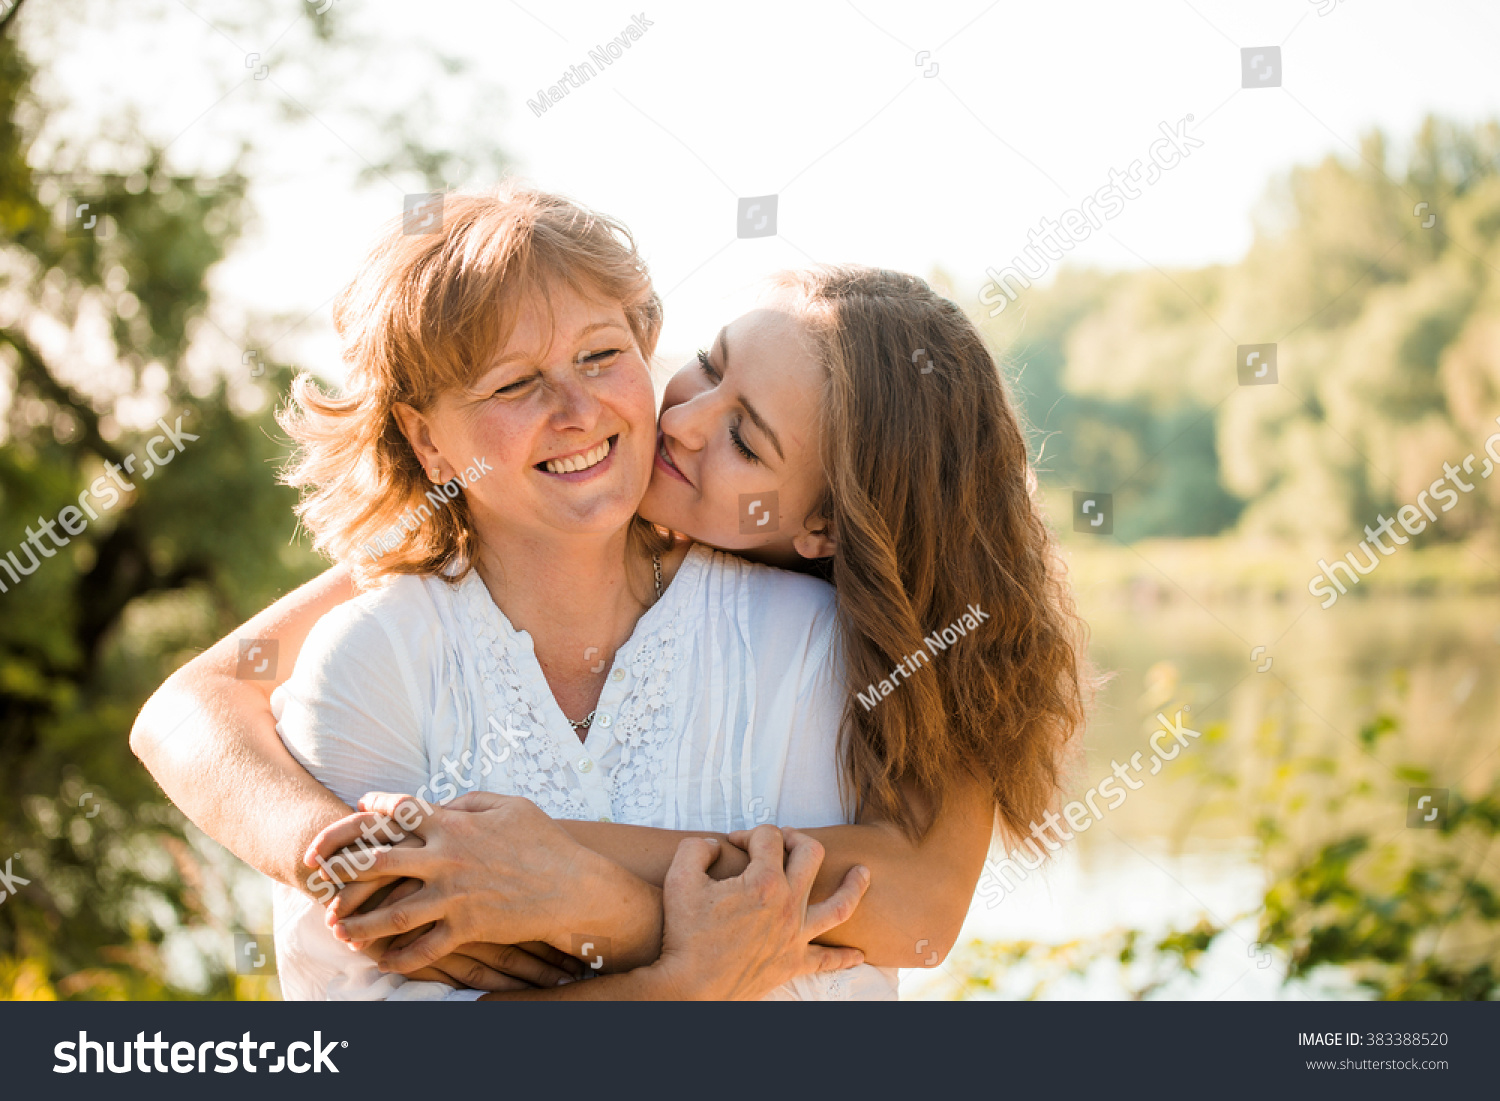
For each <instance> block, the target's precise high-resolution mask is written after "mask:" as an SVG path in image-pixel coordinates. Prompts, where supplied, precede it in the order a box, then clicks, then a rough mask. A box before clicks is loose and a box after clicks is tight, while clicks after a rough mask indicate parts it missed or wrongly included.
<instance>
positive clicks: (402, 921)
mask: <svg viewBox="0 0 1500 1101" xmlns="http://www.w3.org/2000/svg"><path fill="white" fill-rule="evenodd" d="M445 909H446V907H445V905H444V903H443V901H442V900H440V899H439V898H437V896H436V894H435V893H434V892H431V891H425V890H424V891H418V892H417V893H416V894H414V895H412V896H411V897H410V898H404V899H402V900H401V901H400V902H397V903H393V904H392V905H390V906H381V907H379V908H377V909H374V910H371V911H370V912H369V913H368V914H350V915H349V916H348V917H346V918H344V920H343V921H340V922H339V923H338V924H336V925H335V926H334V927H333V935H334V936H336V937H338V938H339V940H348V941H366V940H374V939H375V938H376V937H394V936H399V935H400V934H402V933H409V932H411V931H412V930H413V929H415V928H417V927H418V926H419V925H426V924H427V923H428V922H429V921H440V920H442V918H443V916H444V910H445ZM454 947H455V946H454V945H451V944H450V945H447V946H446V947H445V948H444V950H443V951H441V952H439V953H438V954H437V956H433V957H432V958H431V959H425V960H423V961H422V962H421V964H418V965H417V966H426V965H427V964H429V963H431V962H432V960H435V959H437V958H438V956H446V955H447V954H448V953H449V952H451V951H453V949H454Z"/></svg>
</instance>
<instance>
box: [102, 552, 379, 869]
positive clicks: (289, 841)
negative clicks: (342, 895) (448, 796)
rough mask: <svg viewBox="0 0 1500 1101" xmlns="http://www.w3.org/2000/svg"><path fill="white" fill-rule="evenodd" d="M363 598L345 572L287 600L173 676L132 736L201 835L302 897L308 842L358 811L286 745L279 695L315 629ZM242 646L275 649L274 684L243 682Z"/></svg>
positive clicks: (309, 585)
mask: <svg viewBox="0 0 1500 1101" xmlns="http://www.w3.org/2000/svg"><path fill="white" fill-rule="evenodd" d="M354 595H355V589H354V584H353V582H352V581H351V580H350V578H349V573H348V571H347V570H345V569H344V568H343V567H339V566H336V567H334V568H333V569H330V570H328V571H327V572H325V573H323V574H322V575H321V576H319V577H317V578H315V579H313V580H312V581H309V582H308V583H307V584H305V585H303V586H302V587H301V588H299V589H297V590H295V591H294V592H291V593H289V594H287V595H286V596H284V597H282V598H281V599H280V600H278V601H277V602H276V603H275V604H272V605H271V606H270V607H269V608H267V609H266V610H265V611H263V612H261V613H260V614H259V615H256V616H255V617H253V618H252V619H250V620H249V621H247V622H246V623H245V624H244V625H243V626H241V627H240V628H239V629H238V630H237V631H235V632H234V634H233V635H231V636H230V637H228V638H225V639H221V640H220V641H219V642H217V643H215V644H214V645H213V646H211V647H209V648H208V649H207V650H205V651H204V652H203V653H201V654H199V655H198V656H197V657H195V658H194V659H193V660H192V661H190V662H188V663H187V664H186V665H184V666H183V667H182V668H181V669H179V670H177V672H175V673H173V674H172V676H171V677H170V678H168V680H167V682H166V683H165V684H163V685H162V686H161V687H160V688H158V689H157V690H156V692H155V694H153V695H152V697H151V698H150V699H149V700H147V701H146V706H145V707H143V708H142V709H141V713H140V715H139V716H138V717H137V718H136V721H135V726H134V727H133V728H132V729H131V732H130V748H131V749H132V750H133V751H134V752H135V755H136V756H137V757H139V758H140V759H141V763H143V764H144V765H145V766H146V768H147V769H148V770H149V771H150V773H151V775H152V776H154V777H155V778H156V782H157V783H158V784H160V785H161V787H162V790H163V791H165V792H166V794H167V797H168V798H169V799H171V800H172V802H174V803H176V804H177V806H178V807H180V808H181V809H182V812H183V813H184V814H186V815H187V816H188V818H190V819H191V820H192V821H193V823H194V825H196V826H198V828H199V829H201V830H203V832H204V833H206V834H208V835H209V836H210V837H212V838H213V839H214V840H215V841H217V842H219V843H220V844H221V845H223V846H224V847H225V848H227V849H229V851H230V852H232V853H234V854H235V855H236V856H238V857H239V858H240V859H241V860H243V861H245V862H246V863H247V864H250V865H251V866H252V867H254V868H256V869H258V870H259V871H261V872H264V873H265V874H266V875H268V876H270V877H271V878H273V879H276V880H278V881H280V882H282V883H285V884H287V885H288V886H290V887H295V888H297V889H298V890H301V891H306V890H307V886H306V883H305V878H306V876H307V871H306V869H305V868H303V867H302V863H301V856H302V853H303V852H304V851H305V850H306V848H307V845H308V842H310V841H311V840H312V839H313V838H314V837H315V836H317V834H318V831H319V830H321V829H323V827H325V826H327V825H328V824H329V823H331V822H334V821H337V820H338V819H339V818H342V817H343V816H344V815H346V814H348V813H349V808H348V807H347V806H346V805H345V804H344V802H343V801H342V800H341V799H339V798H338V797H337V796H335V795H334V794H333V793H332V792H331V791H329V790H328V789H327V788H325V787H324V786H323V785H322V784H320V783H318V781H317V780H315V779H313V777H312V776H311V775H310V774H309V773H308V772H307V771H306V770H305V769H304V768H303V767H302V766H301V765H299V764H298V763H297V761H296V760H295V759H294V758H293V757H292V755H291V754H290V753H288V752H287V750H286V747H285V746H283V745H282V744H281V739H280V737H278V736H277V733H276V720H275V719H274V718H273V717H272V715H271V692H272V690H273V689H275V688H276V686H277V685H279V684H281V683H283V682H284V681H285V680H286V679H287V677H288V676H289V675H290V674H291V671H292V666H293V665H294V664H295V663H296V660H297V654H298V652H299V651H300V650H301V648H302V643H303V641H304V640H305V639H306V638H307V634H308V632H309V631H311V630H312V628H313V625H314V624H315V623H317V621H318V620H319V619H321V618H322V616H323V615H324V613H326V612H328V611H330V610H331V609H333V608H335V607H337V606H338V605H340V604H342V603H343V602H344V601H346V600H349V599H350V598H351V597H353V596H354ZM240 639H267V640H273V641H275V643H276V647H277V649H276V656H275V666H274V676H273V677H272V678H271V679H267V680H251V679H239V678H237V677H236V676H235V673H236V670H237V667H238V666H239V661H240V646H239V640H240ZM268 652H269V651H265V650H263V651H261V652H259V653H257V654H256V656H255V658H256V661H257V663H258V662H259V660H261V659H262V658H263V657H264V656H266V655H267V654H268ZM268 671H269V670H268ZM246 792H253V793H254V798H250V799H247V798H245V793H246Z"/></svg>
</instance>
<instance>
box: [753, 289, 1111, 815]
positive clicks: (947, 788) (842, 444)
mask: <svg viewBox="0 0 1500 1101" xmlns="http://www.w3.org/2000/svg"><path fill="white" fill-rule="evenodd" d="M776 283H777V286H778V288H779V289H780V291H781V292H783V295H785V296H786V298H787V299H789V301H790V302H791V304H792V306H793V308H794V309H796V310H797V312H798V313H799V315H800V316H801V317H802V319H803V320H804V321H805V323H806V324H807V326H808V328H809V329H810V331H811V332H812V333H813V335H814V338H815V342H816V345H817V350H818V352H819V354H820V357H821V359H822V361H823V363H824V366H825V367H826V369H827V372H828V382H827V388H826V391H825V394H824V398H823V402H822V425H823V427H822V462H823V469H824V472H825V474H826V477H827V482H828V487H827V490H826V493H825V496H824V498H823V501H822V504H821V507H820V511H821V512H822V515H823V517H824V518H826V519H829V520H831V521H832V522H833V528H834V532H835V534H836V537H837V552H836V554H835V555H834V559H833V569H832V580H833V583H834V585H835V587H836V588H837V590H838V608H839V617H840V623H841V628H842V631H841V633H842V638H843V648H844V657H845V668H846V670H847V672H846V676H847V687H848V699H847V702H846V704H845V712H844V723H843V733H842V746H841V750H842V752H843V755H844V763H845V769H844V771H845V776H846V779H847V780H848V782H849V783H850V784H851V786H852V789H853V790H852V792H851V794H852V795H853V796H854V798H855V800H856V802H857V803H858V804H859V806H860V807H861V808H868V809H870V810H873V811H874V812H876V813H877V814H878V815H880V816H881V817H883V818H886V819H887V820H889V821H894V822H896V823H898V824H899V825H900V826H901V827H902V828H903V829H904V830H905V831H906V832H907V833H908V834H910V835H913V836H920V835H921V834H923V833H924V832H925V830H926V828H927V826H928V825H930V823H931V821H932V818H933V817H935V816H936V813H937V811H938V810H939V809H940V808H941V806H942V804H943V802H944V800H945V798H946V797H947V796H948V795H949V794H950V793H951V792H952V791H953V789H954V785H955V784H956V783H958V782H961V781H962V780H963V779H964V778H965V777H967V776H972V777H974V778H975V779H976V780H978V781H980V782H981V783H983V784H985V785H986V786H987V787H988V789H989V791H990V792H991V794H992V795H993V797H994V800H995V802H996V804H997V805H998V807H999V812H1000V817H1001V821H1002V823H1003V826H1004V827H1005V828H1006V829H1007V830H1008V831H1009V832H1011V833H1012V834H1013V835H1016V836H1024V835H1025V834H1026V833H1028V832H1029V831H1030V829H1031V823H1033V822H1034V821H1036V820H1037V819H1038V818H1040V817H1041V816H1042V815H1043V814H1044V813H1045V812H1046V811H1047V810H1048V809H1050V808H1053V807H1055V806H1056V804H1057V802H1058V796H1059V794H1060V791H1061V788H1062V785H1063V783H1064V780H1065V777H1066V774H1067V772H1068V771H1069V769H1070V767H1071V766H1072V764H1073V763H1074V759H1075V753H1076V749H1077V744H1078V741H1079V740H1080V735H1081V732H1082V728H1083V725H1084V720H1085V712H1086V698H1085V697H1086V695H1087V693H1088V691H1089V690H1090V688H1091V685H1092V680H1091V674H1090V672H1089V670H1088V666H1087V662H1086V658H1085V656H1084V654H1085V647H1086V642H1087V629H1086V627H1085V625H1084V623H1083V621H1082V620H1081V619H1080V618H1079V617H1078V615H1077V613H1076V611H1075V609H1074V605H1073V599H1072V595H1071V592H1070V590H1069V587H1068V584H1067V580H1066V574H1065V570H1064V567H1063V564H1062V561H1061V557H1060V555H1059V553H1058V548H1057V544H1056V541H1055V540H1054V538H1053V535H1052V533H1051V531H1050V529H1049V528H1048V527H1047V524H1046V522H1045V521H1044V519H1043V517H1042V514H1041V511H1040V509H1039V507H1038V505H1037V502H1036V499H1035V496H1034V490H1035V485H1036V482H1035V478H1034V476H1033V475H1032V472H1031V467H1030V464H1029V461H1028V457H1027V448H1026V436H1025V434H1024V432H1023V430H1022V426H1021V421H1020V418H1019V417H1018V416H1017V414H1016V411H1015V407H1014V405H1013V403H1012V401H1011V400H1010V398H1009V396H1008V394H1007V391H1006V384H1005V381H1004V379H1003V378H1002V375H1001V372H1000V369H999V367H998V366H997V365H996V362H995V360H994V358H993V357H992V356H991V355H990V352H989V350H988V349H987V348H986V347H985V344H984V341H983V340H982V338H981V337H980V335H979V332H978V331H977V330H976V329H975V327H974V325H973V324H972V323H971V322H970V321H969V319H968V318H967V317H965V316H964V314H963V312H962V311H961V310H960V309H959V308H958V307H957V306H956V305H954V304H953V303H952V302H950V301H948V300H947V299H945V298H943V297H942V296H941V295H939V294H937V293H936V292H935V291H933V289H932V288H931V287H929V286H928V285H927V284H926V283H925V282H923V281H922V280H921V279H918V278H916V277H915V276H911V275H905V274H902V273H900V272H894V271H885V270H881V269H876V268H866V267H855V266H839V267H817V268H813V269H810V270H804V271H796V272H788V273H784V274H783V275H781V276H778V277H777V280H776ZM971 605H972V606H974V607H975V608H977V609H979V610H981V611H983V612H984V613H985V614H986V615H987V616H988V617H989V618H988V619H985V620H983V621H982V622H980V623H979V625H978V627H977V629H971V630H969V631H968V633H967V634H965V635H964V636H963V637H960V638H958V639H957V641H956V642H955V643H954V644H952V645H950V646H948V647H947V648H946V649H941V648H938V647H931V648H929V647H928V646H927V645H926V644H925V643H924V638H926V637H930V636H932V635H933V633H934V632H938V631H941V630H943V629H944V628H946V627H948V626H949V625H950V624H952V623H954V622H955V621H962V620H963V617H964V615H965V614H966V613H969V612H970V606H971ZM976 618H977V617H976ZM918 651H922V652H924V653H927V655H928V658H929V660H927V661H926V662H922V663H919V662H915V661H914V662H911V663H910V664H909V665H908V666H907V667H908V668H910V669H912V672H911V675H910V676H909V678H904V679H901V680H900V682H899V683H897V684H896V686H895V688H894V690H892V691H889V693H888V694H887V695H885V696H884V697H883V698H881V699H880V701H879V702H878V703H877V704H876V705H874V706H873V707H867V706H866V705H865V704H864V703H861V702H859V700H858V696H859V695H860V694H861V693H862V694H864V695H865V697H866V700H868V699H869V698H870V696H871V686H872V685H876V686H878V685H879V684H880V682H881V681H882V680H883V679H887V678H889V677H890V676H891V673H892V670H894V669H896V668H897V667H898V666H901V665H902V664H903V663H904V662H905V661H906V659H907V658H908V657H909V656H910V655H912V654H914V653H916V652H918ZM914 795H915V796H916V798H914Z"/></svg>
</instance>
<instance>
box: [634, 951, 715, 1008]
mask: <svg viewBox="0 0 1500 1101" xmlns="http://www.w3.org/2000/svg"><path fill="white" fill-rule="evenodd" d="M630 974H631V975H632V976H639V978H640V982H641V989H642V997H643V998H645V999H647V1000H649V1001H655V1002H700V1001H712V1000H714V997H713V994H712V993H711V992H710V991H709V990H708V989H707V988H706V987H705V985H704V984H703V982H702V979H701V977H698V976H694V975H692V974H691V973H690V971H689V970H688V969H686V968H682V967H679V966H678V965H677V963H676V961H675V960H673V959H672V958H671V957H668V956H663V957H662V958H661V959H659V960H657V961H656V962H655V963H653V964H652V965H651V966H649V967H640V968H637V969H636V970H634V971H632V972H631V973H630Z"/></svg>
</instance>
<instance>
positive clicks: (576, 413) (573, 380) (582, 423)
mask: <svg viewBox="0 0 1500 1101" xmlns="http://www.w3.org/2000/svg"><path fill="white" fill-rule="evenodd" d="M587 381H588V380H586V379H584V378H581V377H579V376H578V375H577V374H575V373H573V372H569V373H568V374H567V375H566V376H564V377H563V378H562V379H559V380H557V381H554V382H553V384H552V387H551V389H552V394H553V399H554V401H555V408H554V409H553V411H552V427H553V428H554V429H555V430H557V431H567V430H569V429H579V430H581V431H584V432H587V431H589V430H591V429H592V428H593V427H594V425H595V424H597V423H598V421H599V410H600V409H601V408H603V406H602V405H601V404H600V402H599V399H598V397H597V396H596V395H595V394H594V391H593V389H592V388H591V387H590V386H589V385H587Z"/></svg>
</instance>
